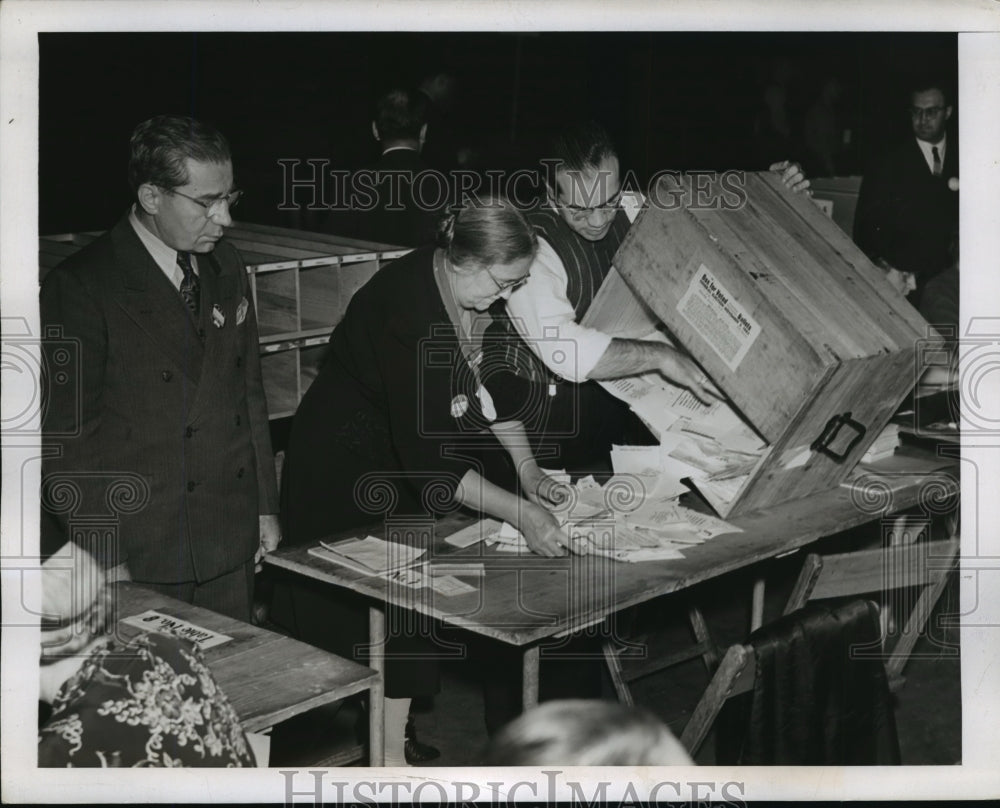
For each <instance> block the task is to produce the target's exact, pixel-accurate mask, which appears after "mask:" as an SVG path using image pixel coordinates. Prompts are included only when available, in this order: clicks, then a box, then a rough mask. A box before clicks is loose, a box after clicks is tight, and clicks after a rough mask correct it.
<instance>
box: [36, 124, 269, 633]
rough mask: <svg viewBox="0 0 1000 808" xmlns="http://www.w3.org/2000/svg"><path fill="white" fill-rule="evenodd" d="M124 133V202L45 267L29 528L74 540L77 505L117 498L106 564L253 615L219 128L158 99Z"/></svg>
mask: <svg viewBox="0 0 1000 808" xmlns="http://www.w3.org/2000/svg"><path fill="white" fill-rule="evenodd" d="M130 145H131V154H130V160H129V182H130V184H131V186H132V189H133V191H134V192H135V195H136V201H135V203H134V204H133V205H132V208H131V210H130V211H129V212H128V213H127V214H126V215H125V216H123V217H122V219H121V220H119V222H118V223H117V224H116V225H115V226H114V227H113V228H112V229H111V230H110V231H109V232H107V233H105V234H104V235H103V236H101V237H100V238H98V239H97V240H95V241H94V242H92V243H91V244H90V245H88V246H87V247H85V248H84V249H82V250H80V251H79V252H78V253H76V254H75V255H73V256H72V257H70V258H69V259H67V260H66V261H65V262H63V263H62V264H61V265H60V266H58V267H57V268H56V269H54V270H53V271H52V272H50V273H49V275H48V276H47V277H46V278H45V281H44V283H43V284H42V290H41V297H40V301H41V321H42V326H43V330H44V333H45V334H46V335H47V337H49V338H50V341H48V342H43V351H44V352H45V356H46V360H47V371H48V372H47V377H46V384H45V397H46V400H45V405H44V409H43V427H42V428H43V435H44V441H45V444H46V446H47V447H49V452H48V453H47V454H46V456H45V459H44V460H43V469H42V532H43V543H45V542H46V541H52V540H53V537H52V534H57V535H59V534H61V536H62V538H63V540H66V539H71V538H73V539H75V540H77V541H78V542H81V543H83V544H85V545H86V544H88V542H87V541H86V539H85V538H83V537H81V536H80V535H70V534H71V533H73V532H74V531H75V530H76V527H75V525H78V524H79V523H80V520H81V518H82V516H81V515H100V514H108V513H113V512H115V511H117V514H118V524H117V536H116V537H112V538H111V540H108V539H107V538H105V540H104V541H103V544H98V543H97V542H95V541H91V542H90V544H93V545H96V546H87V549H88V550H90V551H91V552H92V553H93V554H94V555H95V556H96V557H98V558H100V559H101V560H102V562H103V563H104V564H105V565H106V566H107V567H109V568H111V570H110V573H111V577H112V579H114V578H123V577H124V578H130V579H132V580H134V581H136V582H139V583H141V584H143V585H144V586H148V587H150V588H152V589H155V590H157V591H160V592H162V593H163V594H166V595H170V596H172V597H176V598H179V599H181V600H184V601H186V602H188V603H194V604H196V605H199V606H204V607H206V608H209V609H212V610H214V611H217V612H221V613H223V614H227V615H230V616H232V617H236V618H238V619H241V620H245V621H249V619H250V608H251V596H252V589H253V574H254V565H255V562H256V561H259V559H260V557H261V556H262V555H263V554H264V553H266V552H268V551H270V550H273V549H274V548H275V547H276V546H277V544H278V542H279V540H280V534H279V528H278V519H277V515H276V514H277V511H278V499H277V486H276V483H275V471H274V458H273V455H272V452H271V440H270V434H269V428H268V419H267V406H266V402H265V399H264V390H263V385H262V382H261V371H260V357H259V353H258V350H259V349H258V339H257V322H256V315H255V311H254V303H253V298H252V296H251V293H250V286H249V282H248V279H247V275H246V270H245V268H244V265H243V261H242V260H241V258H240V256H239V254H238V253H237V252H236V249H235V248H234V247H233V246H231V245H230V244H228V243H227V242H226V241H224V240H223V235H224V232H225V229H226V228H227V227H228V226H230V225H231V224H232V218H231V217H230V210H231V208H232V207H233V206H235V205H236V203H237V202H238V201H239V198H240V191H237V190H235V189H234V186H233V167H232V158H231V154H230V149H229V144H228V143H227V142H226V139H225V138H224V137H223V136H222V135H221V134H220V133H219V132H217V131H216V130H215V129H213V128H211V127H209V126H207V125H205V124H203V123H201V122H199V121H196V120H193V119H191V118H186V117H181V116H173V115H161V116H157V117H155V118H152V119H150V120H148V121H145V122H144V123H141V124H139V126H137V127H136V129H135V131H134V132H133V133H132V139H131V144H130ZM53 329H54V330H55V333H54V334H53ZM66 345H69V346H72V347H71V348H70V350H71V352H73V356H72V359H71V361H70V362H68V363H67V362H65V361H63V362H60V361H59V358H58V356H57V354H58V352H59V351H60V350H61V349H62V347H63V346H66ZM67 490H68V491H72V492H73V494H74V496H73V497H70V499H69V500H67V498H66V496H65V492H66V491H67ZM67 501H71V505H72V507H71V508H70V507H68V506H67V504H66V503H67ZM67 511H70V512H67ZM105 521H106V520H105ZM47 534H48V535H47ZM91 538H93V537H91Z"/></svg>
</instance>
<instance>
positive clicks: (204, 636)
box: [121, 609, 232, 651]
mask: <svg viewBox="0 0 1000 808" xmlns="http://www.w3.org/2000/svg"><path fill="white" fill-rule="evenodd" d="M121 622H123V623H127V624H128V625H130V626H135V627H136V628H141V629H143V630H144V631H155V632H158V633H160V634H174V635H176V636H178V637H183V638H184V639H185V640H191V642H193V643H194V644H195V645H197V646H198V647H199V648H200V649H201V650H202V651H207V650H208V649H209V648H215V646H217V645H222V644H223V643H226V642H229V641H230V640H231V639H232V637H230V636H228V635H227V634H219V633H218V632H217V631H212V630H211V629H208V628H202V627H201V626H196V625H195V624H194V623H189V622H188V621H187V620H181V619H180V618H179V617H171V616H170V615H169V614H163V613H162V612H158V611H155V610H154V609H149V610H147V611H145V612H143V613H142V614H137V615H133V616H132V617H124V618H122V621H121Z"/></svg>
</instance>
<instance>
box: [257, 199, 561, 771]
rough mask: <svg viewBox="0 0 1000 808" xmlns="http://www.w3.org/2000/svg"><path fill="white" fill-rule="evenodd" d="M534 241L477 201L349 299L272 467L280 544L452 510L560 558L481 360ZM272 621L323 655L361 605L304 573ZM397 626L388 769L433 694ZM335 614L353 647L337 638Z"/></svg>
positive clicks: (554, 527) (429, 677)
mask: <svg viewBox="0 0 1000 808" xmlns="http://www.w3.org/2000/svg"><path fill="white" fill-rule="evenodd" d="M537 246H538V245H537V241H536V238H535V235H534V232H533V231H532V228H531V226H530V225H529V224H528V223H527V221H526V220H525V219H524V217H523V216H522V215H521V214H520V212H519V211H518V210H517V209H516V208H515V207H514V206H513V205H511V203H510V202H508V201H507V200H506V199H503V198H499V197H493V198H487V199H483V200H478V201H477V202H476V204H475V205H470V206H467V207H465V208H463V209H461V210H459V211H458V212H457V213H456V214H453V215H450V216H448V217H446V218H445V219H444V220H443V221H442V224H441V227H440V233H439V240H438V245H437V246H436V247H434V246H428V247H424V248H420V249H417V250H415V251H413V252H411V253H409V254H408V255H406V256H404V257H402V258H399V259H397V260H395V261H393V262H392V263H391V264H389V265H388V266H386V267H385V268H383V269H381V270H380V271H379V272H378V274H376V275H375V276H374V277H373V278H372V279H371V280H370V281H369V282H368V283H367V284H366V285H365V286H364V287H362V288H361V289H360V290H359V291H358V292H357V293H356V294H355V295H354V297H353V299H352V300H351V302H350V304H349V306H348V308H347V311H346V313H345V315H344V319H343V320H342V321H341V322H340V324H339V325H338V326H337V327H336V328H335V329H334V331H333V334H332V335H331V337H330V345H329V351H328V353H327V355H326V357H325V359H324V363H323V365H322V367H321V368H320V371H319V374H318V376H317V378H316V380H315V381H314V382H313V384H312V386H311V387H310V388H309V390H308V391H307V393H306V394H305V396H304V397H303V399H302V402H301V404H300V405H299V408H298V411H297V412H296V414H295V417H294V419H293V421H292V428H291V433H290V436H289V443H288V449H287V451H286V455H285V465H284V469H283V474H282V508H281V510H282V523H283V533H284V537H285V543H286V544H287V543H289V542H291V543H307V542H318V540H320V539H325V538H327V537H329V536H330V535H331V534H334V533H338V532H342V531H346V530H350V529H352V528H363V527H366V526H371V525H373V524H378V523H385V524H386V525H387V526H388V524H389V523H390V522H391V524H393V525H394V526H399V525H400V524H406V520H407V519H408V518H413V517H415V518H416V521H414V522H411V524H415V525H417V526H418V527H419V525H420V524H426V523H427V520H428V519H433V518H436V517H438V516H440V515H442V514H444V513H447V512H450V511H454V510H456V509H457V508H458V507H459V506H465V507H467V508H470V509H472V510H474V511H478V512H481V513H484V514H488V515H490V516H494V517H496V518H498V519H502V520H504V521H506V522H508V523H510V524H512V525H515V526H516V527H518V528H519V529H520V530H521V532H522V534H523V535H524V537H525V539H526V541H527V543H528V546H529V547H530V548H531V549H532V550H533V551H534V552H536V553H539V554H541V555H544V556H557V555H563V554H565V552H566V549H565V542H566V539H565V536H564V535H563V534H562V533H561V532H560V529H559V525H558V523H557V521H556V519H555V517H553V515H552V514H551V513H550V512H549V511H548V510H547V509H546V508H545V507H544V503H545V501H546V500H550V501H551V499H552V497H553V496H554V494H553V484H552V481H551V479H550V478H548V477H546V476H545V474H544V473H543V472H541V471H540V470H539V468H538V466H537V464H536V463H535V460H534V458H533V457H532V455H531V452H530V450H529V449H528V445H527V442H526V441H525V440H524V436H523V429H521V428H520V425H519V424H517V423H516V422H511V421H505V420H503V418H502V413H501V414H499V416H498V413H497V412H496V411H495V408H494V404H493V398H492V396H491V395H490V391H489V384H490V380H489V378H488V376H489V374H488V372H487V371H486V369H484V368H482V367H481V361H482V359H481V358H482V351H481V334H482V330H483V329H485V326H486V325H487V324H488V322H489V315H488V314H486V310H487V309H488V308H489V306H490V305H491V304H492V303H494V302H495V301H496V300H498V299H499V298H504V299H506V298H507V297H509V296H510V293H511V291H512V290H513V289H515V288H516V287H517V286H519V285H521V284H522V283H524V281H525V280H526V279H527V276H528V271H529V267H530V266H531V263H532V260H533V258H534V256H535V252H536V250H537ZM501 446H502V447H503V449H505V450H506V453H507V454H508V455H509V457H510V459H511V460H512V461H513V464H514V468H515V469H517V475H518V478H519V482H520V485H521V489H522V490H523V491H525V492H527V493H528V497H529V498H528V499H523V498H521V497H520V496H518V495H517V494H514V493H512V492H511V491H509V490H506V489H505V488H502V487H500V486H499V485H496V484H494V483H492V482H490V480H489V479H487V477H488V476H491V477H493V478H494V479H497V477H494V476H493V474H492V473H490V469H491V468H494V467H497V466H496V464H497V462H498V461H500V465H501V466H502V465H503V464H504V463H503V452H500V451H498V450H499V449H500V448H501ZM497 471H498V474H500V476H501V477H502V472H500V471H499V467H497ZM414 532H417V531H414ZM364 533H365V531H364V530H359V532H358V536H359V537H361V536H363V535H364ZM283 590H284V591H283ZM282 599H283V600H282ZM401 616H402V613H401V612H397V613H396V617H397V618H398V617H401ZM272 618H273V619H274V620H275V622H278V623H279V624H284V625H286V627H288V628H290V630H292V631H293V632H294V633H296V634H297V635H298V636H299V637H300V638H301V639H305V640H306V641H308V642H313V643H315V644H319V645H323V646H324V647H328V648H330V646H331V645H334V646H337V647H334V648H331V649H330V650H342V649H343V648H345V646H346V647H348V648H350V647H353V646H354V645H356V644H358V643H361V644H363V643H364V642H365V638H366V634H365V631H364V626H365V625H366V620H365V616H364V611H363V610H356V612H355V615H354V617H353V619H348V618H345V615H344V609H343V606H342V605H340V606H338V605H337V603H336V600H335V598H333V597H332V596H331V594H330V593H329V592H327V591H325V590H324V589H323V587H322V586H319V587H316V586H311V585H310V582H295V583H294V584H291V583H289V584H288V585H285V586H278V587H276V597H275V603H274V605H273V607H272ZM408 619H409V621H410V622H411V623H412V622H413V620H414V616H413V615H409V616H408ZM403 622H404V621H402V620H401V619H395V618H394V614H393V610H392V609H390V610H389V612H388V614H387V623H388V626H389V631H390V640H389V646H388V648H387V657H388V660H387V669H386V696H387V698H386V710H385V716H386V721H385V738H386V741H385V743H386V765H387V766H393V765H404V759H403V758H404V754H403V748H404V746H403V745H404V726H405V724H406V720H407V714H408V710H409V705H410V700H411V698H415V697H426V696H430V695H433V694H434V693H436V692H437V690H438V670H437V662H436V660H434V659H433V650H434V649H433V645H432V644H431V642H430V640H429V639H427V638H426V635H427V634H428V633H429V629H428V627H427V625H426V624H425V626H424V627H423V629H419V628H418V629H413V628H411V629H409V630H407V629H402V630H397V631H396V632H395V633H394V632H393V626H394V624H395V625H396V626H397V627H398V626H399V625H401V624H402V623H403ZM347 623H353V624H354V635H353V640H354V642H353V643H347V642H345V640H349V639H352V637H351V631H350V630H349V629H348V626H347V625H346V624H347ZM421 635H424V636H421ZM399 655H408V656H410V657H411V658H410V659H399V658H396V659H394V658H393V657H394V656H396V657H398V656H399Z"/></svg>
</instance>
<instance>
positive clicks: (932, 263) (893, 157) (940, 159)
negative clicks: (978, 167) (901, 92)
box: [854, 82, 958, 294]
mask: <svg viewBox="0 0 1000 808" xmlns="http://www.w3.org/2000/svg"><path fill="white" fill-rule="evenodd" d="M952 112H953V109H952V105H951V103H950V101H949V99H948V94H947V89H946V88H945V86H944V83H943V82H930V83H924V84H921V85H917V86H916V87H914V90H913V92H912V93H911V95H910V109H909V114H910V121H911V124H912V131H913V137H911V138H907V140H906V142H904V143H902V144H900V145H899V146H898V147H897V148H896V149H894V150H893V151H891V152H889V154H887V155H886V156H884V157H883V158H882V159H880V160H879V161H877V162H876V163H875V165H873V166H871V168H870V169H869V170H868V171H867V173H866V174H865V177H864V180H863V181H862V183H861V190H860V192H859V196H858V207H857V212H856V214H855V220H854V241H855V242H856V243H857V245H858V246H859V247H860V248H861V249H862V250H864V251H865V253H867V254H868V256H869V257H870V258H872V260H877V259H880V258H881V259H883V260H884V261H886V262H888V263H889V264H890V265H892V266H893V267H895V268H897V269H899V270H900V271H902V272H912V273H914V275H915V277H916V282H917V293H918V294H919V293H920V292H921V290H922V289H923V286H924V283H925V282H926V281H927V280H928V279H929V278H930V277H932V276H933V275H935V274H936V273H938V272H940V271H942V270H943V269H945V268H946V267H947V266H948V265H949V263H950V260H949V252H948V251H949V246H950V243H951V240H952V237H953V234H954V233H956V232H958V138H957V137H949V136H948V133H947V124H948V121H949V120H950V119H951V116H952Z"/></svg>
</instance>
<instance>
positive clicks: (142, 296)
mask: <svg viewBox="0 0 1000 808" xmlns="http://www.w3.org/2000/svg"><path fill="white" fill-rule="evenodd" d="M111 240H112V244H113V245H114V250H115V256H116V259H117V264H118V268H119V270H120V273H121V279H122V285H121V287H119V288H118V289H115V290H112V294H114V295H115V296H116V298H117V302H118V304H119V305H120V306H121V307H122V309H123V310H124V311H125V313H126V314H127V315H128V316H129V317H130V318H131V319H132V320H133V321H134V322H135V324H136V325H137V326H138V327H139V328H140V329H142V331H144V332H145V333H146V334H147V335H148V336H149V337H150V339H152V340H153V342H154V343H155V344H156V345H157V347H158V348H159V349H160V350H161V351H162V352H163V353H164V354H165V355H166V356H167V357H169V358H170V359H171V360H172V361H173V362H174V364H176V365H177V366H178V367H180V368H182V369H183V371H184V374H185V375H186V376H187V377H188V378H189V379H190V380H191V381H192V382H195V383H197V381H198V378H199V376H200V375H201V368H202V359H203V356H204V348H203V346H202V343H201V340H200V339H199V337H198V332H197V328H196V325H195V322H194V320H193V318H192V317H191V315H190V312H189V311H188V309H187V307H186V306H185V305H184V301H183V299H182V298H181V296H180V294H179V293H178V291H177V290H176V289H175V288H174V287H173V285H172V284H171V283H170V281H169V280H167V278H166V276H165V275H164V274H163V271H162V270H161V269H160V267H159V266H157V264H156V262H155V261H154V260H153V257H152V256H151V255H150V254H149V252H148V251H147V250H146V248H145V247H144V246H143V245H142V242H141V241H140V240H139V237H138V236H137V235H136V234H135V231H134V230H133V229H132V225H131V224H130V223H129V220H128V217H127V216H126V217H125V218H123V219H122V220H121V221H119V222H118V224H117V225H115V228H114V230H113V231H112V233H111Z"/></svg>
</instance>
